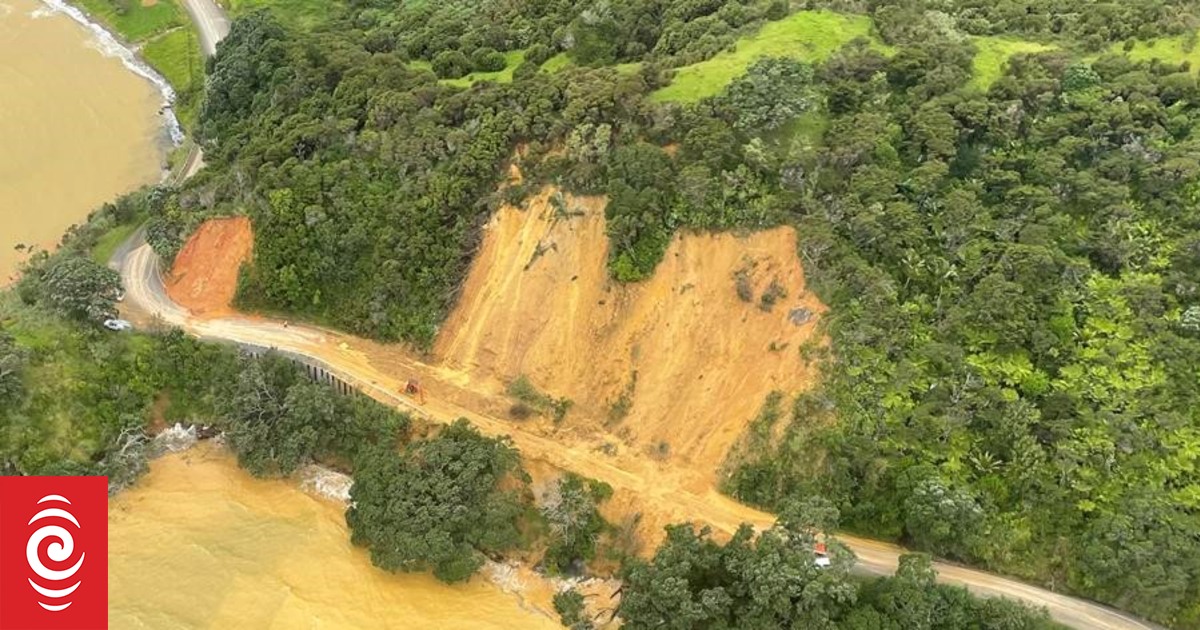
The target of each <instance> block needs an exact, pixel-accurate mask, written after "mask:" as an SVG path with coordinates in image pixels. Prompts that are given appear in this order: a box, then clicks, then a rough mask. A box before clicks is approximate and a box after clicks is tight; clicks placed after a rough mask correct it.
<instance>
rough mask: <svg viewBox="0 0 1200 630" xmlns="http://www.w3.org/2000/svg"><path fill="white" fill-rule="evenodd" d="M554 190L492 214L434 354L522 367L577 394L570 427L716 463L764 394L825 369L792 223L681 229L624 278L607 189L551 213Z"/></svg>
mask: <svg viewBox="0 0 1200 630" xmlns="http://www.w3.org/2000/svg"><path fill="white" fill-rule="evenodd" d="M555 195H561V193H559V192H558V191H556V190H554V189H553V188H547V189H545V190H543V191H542V192H540V193H539V194H538V195H536V196H535V197H533V198H530V199H528V200H527V201H526V203H525V204H523V206H524V207H523V208H517V207H513V206H506V207H503V208H501V209H500V210H499V211H498V212H497V213H496V214H495V215H494V216H493V218H492V220H491V221H490V222H489V224H488V225H487V226H486V227H485V228H484V239H483V244H482V246H481V248H480V250H479V253H478V254H477V255H476V257H475V259H474V262H473V263H472V267H471V270H470V272H469V273H468V275H467V281H466V284H465V285H464V288H463V291H462V295H461V297H460V298H459V301H458V305H457V306H456V307H455V309H454V310H453V311H452V312H451V314H450V317H449V318H448V319H447V320H446V324H445V326H444V327H443V328H442V330H441V331H440V333H439V335H438V340H437V343H436V344H435V345H434V353H435V355H437V357H438V358H439V359H440V360H442V361H444V362H446V363H447V365H449V366H451V367H454V368H457V369H462V370H465V371H466V372H468V373H469V374H472V375H473V376H475V377H482V378H487V377H491V378H494V379H499V380H500V381H502V382H505V383H510V382H512V381H513V380H515V379H517V378H518V377H519V376H522V375H524V376H526V377H528V378H529V380H530V381H532V383H533V384H534V385H535V386H536V387H537V388H538V389H541V390H543V391H544V392H545V393H546V394H549V395H551V396H554V397H566V398H569V399H571V400H572V401H573V403H574V405H573V406H572V408H571V411H570V412H569V413H568V414H567V419H566V422H565V423H564V424H565V426H567V427H574V426H581V427H588V426H589V425H591V426H592V428H600V426H599V425H601V424H603V426H604V427H606V428H607V429H608V430H609V431H611V432H615V433H617V434H619V435H623V436H628V438H629V440H630V441H631V442H632V443H633V445H635V446H636V447H637V448H639V449H641V450H644V451H646V452H649V453H653V452H661V455H662V456H663V457H667V456H669V457H671V458H676V457H679V458H683V459H684V460H685V461H687V462H688V463H689V464H690V465H691V466H692V467H695V468H697V469H700V470H710V471H711V472H712V473H714V474H715V473H716V471H717V470H719V469H720V467H721V464H722V462H723V461H724V457H725V454H726V453H727V451H728V450H729V447H730V446H731V445H732V443H733V442H734V441H735V440H737V439H738V437H739V436H741V434H742V433H743V431H744V430H745V428H746V426H747V424H748V423H749V421H750V420H751V419H752V418H754V416H755V415H756V414H757V413H758V410H759V408H760V407H761V406H762V404H763V401H764V400H765V399H766V397H767V395H768V394H769V393H771V392H772V391H779V392H782V393H784V394H785V395H787V396H792V395H794V394H796V393H799V392H800V391H802V390H804V389H805V388H807V386H808V385H809V384H810V383H811V381H812V379H813V378H815V372H814V370H812V369H811V368H810V367H806V365H805V363H804V362H803V361H802V360H801V355H800V350H801V348H802V347H803V346H804V345H805V344H806V343H817V342H818V341H819V337H818V336H817V335H816V334H814V333H815V331H816V326H817V323H818V321H819V317H820V314H821V313H822V312H823V311H824V307H822V306H821V304H820V302H819V301H818V300H817V299H816V297H815V296H813V295H812V294H810V293H808V292H807V291H806V289H805V285H804V274H803V271H802V270H801V268H800V264H799V261H798V260H797V258H796V253H795V252H796V234H795V232H794V231H793V230H792V229H790V228H778V229H775V230H771V231H767V232H756V233H753V234H748V235H740V236H739V235H734V234H729V233H725V234H679V235H676V237H675V238H674V239H673V240H672V242H671V244H670V245H669V246H668V248H667V251H666V255H665V256H664V260H663V262H662V263H661V264H660V265H659V266H658V267H657V268H656V269H655V271H654V275H653V276H651V277H650V278H649V279H648V280H646V281H645V282H642V283H638V284H634V285H625V284H621V283H618V282H616V281H614V280H612V279H611V277H610V276H609V273H608V270H607V266H606V263H607V260H608V245H607V239H606V238H605V236H604V234H605V220H604V201H603V199H597V198H591V197H572V196H569V195H568V196H565V197H564V199H563V201H562V204H563V205H564V206H565V208H566V210H565V212H556V211H555V209H554V207H553V204H552V203H551V202H550V198H551V197H553V196H555ZM739 284H742V285H743V286H744V288H743V289H742V290H743V291H744V292H745V293H744V295H743V296H742V297H739ZM768 287H773V288H772V289H770V290H771V291H772V296H774V297H766V298H764V297H763V296H764V294H766V293H767V291H768V290H769V289H768ZM764 300H766V301H764ZM768 302H771V303H770V304H768Z"/></svg>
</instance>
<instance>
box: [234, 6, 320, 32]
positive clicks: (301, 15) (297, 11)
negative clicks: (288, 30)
mask: <svg viewBox="0 0 1200 630" xmlns="http://www.w3.org/2000/svg"><path fill="white" fill-rule="evenodd" d="M223 4H225V5H226V6H227V7H228V8H229V12H230V13H231V14H232V15H233V16H234V17H236V16H238V15H241V14H243V13H246V12H248V11H253V10H255V9H260V8H267V9H270V10H271V11H272V12H274V13H275V14H276V15H277V16H279V18H280V19H282V20H283V21H284V22H288V23H291V24H295V25H297V26H301V27H305V28H307V27H310V26H312V25H313V24H315V23H316V22H317V21H318V20H320V19H321V18H322V17H324V16H326V15H327V14H328V13H329V11H330V10H331V9H333V8H334V7H337V6H340V5H341V4H342V2H341V1H340V0H227V1H226V2H225V3H223Z"/></svg>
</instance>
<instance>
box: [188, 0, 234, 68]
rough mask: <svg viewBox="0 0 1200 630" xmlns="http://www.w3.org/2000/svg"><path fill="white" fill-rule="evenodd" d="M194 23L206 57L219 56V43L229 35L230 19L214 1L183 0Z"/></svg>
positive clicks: (201, 48)
mask: <svg viewBox="0 0 1200 630" xmlns="http://www.w3.org/2000/svg"><path fill="white" fill-rule="evenodd" d="M183 5H184V7H185V8H186V9H187V12H188V15H190V16H191V17H192V23H193V24H195V25H196V30H198V31H199V32H200V50H202V51H203V52H204V56H205V57H211V56H213V55H215V54H217V42H219V41H221V40H222V39H225V36H226V35H228V34H229V18H227V17H225V12H224V11H222V10H221V7H219V6H217V4H216V3H215V2H213V1H212V0H183Z"/></svg>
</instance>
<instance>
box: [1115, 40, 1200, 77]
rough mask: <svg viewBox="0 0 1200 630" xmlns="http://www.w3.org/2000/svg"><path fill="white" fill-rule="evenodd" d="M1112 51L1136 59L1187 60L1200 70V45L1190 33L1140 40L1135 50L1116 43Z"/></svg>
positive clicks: (1193, 69)
mask: <svg viewBox="0 0 1200 630" xmlns="http://www.w3.org/2000/svg"><path fill="white" fill-rule="evenodd" d="M1112 52H1114V53H1117V54H1126V55H1129V58H1130V59H1133V60H1134V61H1150V60H1153V59H1158V60H1159V61H1163V62H1166V63H1183V62H1185V61H1187V62H1189V63H1191V64H1192V71H1193V72H1195V71H1196V70H1200V46H1198V45H1196V42H1195V40H1194V38H1192V37H1191V36H1188V35H1176V36H1175V37H1163V38H1161V39H1154V40H1150V41H1148V42H1138V43H1137V44H1135V45H1134V47H1133V50H1130V51H1128V52H1126V51H1125V49H1124V47H1123V46H1122V45H1121V44H1114V45H1113V47H1112Z"/></svg>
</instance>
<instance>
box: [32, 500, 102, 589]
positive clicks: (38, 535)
mask: <svg viewBox="0 0 1200 630" xmlns="http://www.w3.org/2000/svg"><path fill="white" fill-rule="evenodd" d="M42 503H65V504H67V505H71V502H70V501H68V500H67V499H66V497H63V496H60V495H57V494H50V495H46V496H44V497H42V498H41V499H38V505H41V504H42ZM47 518H57V519H62V520H64V521H69V522H70V523H72V524H73V525H75V528H76V529H82V528H81V527H79V521H77V520H75V515H73V514H71V513H70V512H68V511H67V510H64V509H62V508H57V507H51V508H46V509H44V510H42V511H40V512H38V513H37V514H34V515H33V518H31V519H29V524H30V525H33V524H34V523H35V522H37V521H40V520H42V519H47ZM47 538H51V539H55V540H56V542H52V543H50V544H49V545H48V546H47V547H46V556H47V557H49V558H50V559H51V560H53V561H54V562H58V563H62V562H66V561H68V560H70V559H71V554H73V553H74V552H75V539H74V538H73V537H72V536H71V532H69V531H67V530H66V529H64V528H63V527H61V526H59V525H42V526H41V527H40V528H39V529H38V530H37V531H36V532H34V533H33V535H32V536H30V537H29V542H28V543H27V544H26V545H25V559H26V560H27V561H28V562H29V568H30V569H33V572H34V573H36V574H37V575H38V577H39V578H41V579H43V580H47V581H49V582H54V583H55V584H54V586H62V584H61V583H63V582H67V581H69V580H70V579H71V578H72V577H73V576H74V575H75V574H76V573H78V572H79V567H81V566H83V557H84V556H85V555H87V554H84V553H80V554H79V561H78V562H76V563H75V566H73V567H71V568H69V569H65V570H62V571H56V570H54V569H51V568H49V567H47V566H46V565H45V564H43V563H42V559H41V557H40V555H39V554H38V550H39V549H40V547H41V544H42V541H43V540H46V539H47ZM82 583H83V581H82V580H76V581H75V583H74V584H72V585H70V586H68V587H66V588H47V587H45V586H42V585H40V584H38V583H37V582H34V581H33V579H29V585H30V586H32V587H33V590H35V591H37V592H38V593H39V594H41V595H42V596H43V597H47V598H49V599H51V600H61V599H63V598H64V597H67V596H68V595H70V594H71V593H74V592H75V589H77V588H79V585H80V584H82ZM38 605H39V606H41V607H42V608H45V609H46V610H49V611H51V612H58V611H60V610H66V609H67V606H70V605H71V602H70V601H67V602H66V603H65V604H47V603H45V602H43V601H41V600H38Z"/></svg>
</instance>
